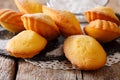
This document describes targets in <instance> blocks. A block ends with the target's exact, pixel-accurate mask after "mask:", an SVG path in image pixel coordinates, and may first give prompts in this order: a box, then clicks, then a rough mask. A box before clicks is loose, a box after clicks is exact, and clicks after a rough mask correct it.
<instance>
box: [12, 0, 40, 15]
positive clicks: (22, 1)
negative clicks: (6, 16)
mask: <svg viewBox="0 0 120 80" xmlns="http://www.w3.org/2000/svg"><path fill="white" fill-rule="evenodd" d="M14 2H15V4H16V6H17V7H18V9H19V10H20V12H22V13H40V12H42V4H41V3H40V2H39V1H38V0H14Z"/></svg>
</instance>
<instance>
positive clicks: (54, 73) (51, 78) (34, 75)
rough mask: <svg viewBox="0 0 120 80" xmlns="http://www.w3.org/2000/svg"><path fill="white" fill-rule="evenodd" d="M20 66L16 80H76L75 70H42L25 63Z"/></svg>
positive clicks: (20, 62)
mask: <svg viewBox="0 0 120 80" xmlns="http://www.w3.org/2000/svg"><path fill="white" fill-rule="evenodd" d="M18 64H19V66H18V73H17V78H16V80H76V72H75V70H53V69H41V68H40V67H37V66H34V65H32V64H30V63H27V62H24V61H19V63H18ZM79 80H82V79H79Z"/></svg>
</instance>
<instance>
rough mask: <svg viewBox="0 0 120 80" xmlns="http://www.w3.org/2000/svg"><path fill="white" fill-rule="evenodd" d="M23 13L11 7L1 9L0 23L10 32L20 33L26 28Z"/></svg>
mask: <svg viewBox="0 0 120 80" xmlns="http://www.w3.org/2000/svg"><path fill="white" fill-rule="evenodd" d="M22 15H23V14H22V13H20V12H16V11H14V10H11V9H1V10H0V24H1V25H2V27H3V28H5V29H7V30H8V31H10V32H15V33H18V32H20V31H22V30H24V26H23V22H22V20H21V16H22Z"/></svg>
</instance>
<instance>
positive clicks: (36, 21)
mask: <svg viewBox="0 0 120 80" xmlns="http://www.w3.org/2000/svg"><path fill="white" fill-rule="evenodd" d="M21 19H22V21H23V23H24V27H25V28H26V29H27V30H33V31H35V32H37V33H39V34H40V35H42V36H43V37H45V38H46V39H47V40H52V39H54V38H56V37H58V36H59V34H60V32H59V29H58V27H57V26H56V24H55V22H54V21H53V20H52V19H51V17H49V16H48V15H46V14H43V13H36V14H25V15H23V16H22V17H21Z"/></svg>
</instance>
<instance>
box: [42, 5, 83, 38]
mask: <svg viewBox="0 0 120 80" xmlns="http://www.w3.org/2000/svg"><path fill="white" fill-rule="evenodd" d="M43 13H45V14H47V15H49V16H50V17H51V18H52V19H53V20H54V21H55V23H56V24H57V26H58V27H59V29H60V31H61V33H62V34H63V35H64V36H66V37H67V36H70V35H76V34H82V30H81V27H80V23H79V21H78V20H77V19H76V17H75V15H73V14H72V13H71V12H68V11H57V10H53V9H51V8H48V7H46V6H43Z"/></svg>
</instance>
